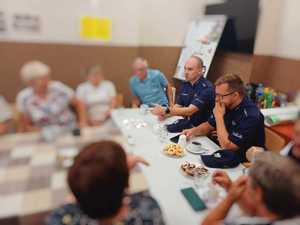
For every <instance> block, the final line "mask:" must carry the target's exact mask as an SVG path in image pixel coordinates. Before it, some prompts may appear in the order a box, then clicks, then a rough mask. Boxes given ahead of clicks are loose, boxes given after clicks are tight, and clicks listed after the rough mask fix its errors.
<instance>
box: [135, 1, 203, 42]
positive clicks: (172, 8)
mask: <svg viewBox="0 0 300 225" xmlns="http://www.w3.org/2000/svg"><path fill="white" fill-rule="evenodd" d="M141 2H142V5H141V21H140V44H141V45H142V46H153V45H154V46H182V44H183V41H184V37H185V35H186V33H187V28H188V24H189V22H191V21H192V20H194V19H195V18H197V17H201V16H203V14H204V13H203V12H204V5H205V2H206V1H204V0H188V1H187V0H172V1H170V0H141Z"/></svg>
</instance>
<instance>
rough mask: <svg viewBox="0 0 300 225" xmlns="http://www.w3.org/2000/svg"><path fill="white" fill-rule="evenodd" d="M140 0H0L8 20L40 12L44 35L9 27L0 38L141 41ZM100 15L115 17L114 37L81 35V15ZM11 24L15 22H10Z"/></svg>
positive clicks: (127, 42) (117, 43)
mask: <svg viewBox="0 0 300 225" xmlns="http://www.w3.org/2000/svg"><path fill="white" fill-rule="evenodd" d="M139 2H140V0H122V1H120V0H110V1H105V0H21V1H20V0H0V11H3V12H4V13H5V18H6V19H12V16H13V15H14V14H15V13H25V14H33V15H40V18H41V22H42V32H41V34H26V33H24V32H15V31H13V30H9V32H8V33H7V34H6V35H5V36H0V40H1V39H2V40H5V39H8V40H16V41H38V42H63V43H76V44H78V43H79V44H109V45H133V46H136V45H138V44H139V24H138V22H137V21H139V17H140V16H139V13H140V12H139V11H140V10H139V7H140V4H139ZM81 16H99V17H108V18H110V19H111V20H112V24H113V25H112V26H113V27H112V40H111V41H109V42H107V43H106V42H99V41H90V40H89V41H87V40H83V39H81V38H80V35H79V34H80V17H81ZM8 23H10V24H11V23H12V21H8Z"/></svg>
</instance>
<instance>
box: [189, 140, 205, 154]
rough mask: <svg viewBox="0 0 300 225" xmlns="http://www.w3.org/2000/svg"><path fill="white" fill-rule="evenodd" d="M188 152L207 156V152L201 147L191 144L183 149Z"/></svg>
mask: <svg viewBox="0 0 300 225" xmlns="http://www.w3.org/2000/svg"><path fill="white" fill-rule="evenodd" d="M185 149H186V150H187V151H188V152H190V153H193V154H199V155H203V154H209V150H208V149H205V148H203V147H202V146H201V145H194V144H192V143H190V144H188V145H187V146H186V148H185Z"/></svg>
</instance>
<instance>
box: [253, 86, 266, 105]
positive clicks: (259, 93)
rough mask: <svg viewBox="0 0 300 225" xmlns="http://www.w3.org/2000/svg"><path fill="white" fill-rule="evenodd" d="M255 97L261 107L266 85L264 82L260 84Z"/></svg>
mask: <svg viewBox="0 0 300 225" xmlns="http://www.w3.org/2000/svg"><path fill="white" fill-rule="evenodd" d="M255 97H256V104H257V105H258V106H259V107H261V105H262V102H263V100H264V87H263V84H262V83H260V84H258V87H257V88H256V91H255Z"/></svg>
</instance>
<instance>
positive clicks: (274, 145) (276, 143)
mask: <svg viewBox="0 0 300 225" xmlns="http://www.w3.org/2000/svg"><path fill="white" fill-rule="evenodd" d="M265 135H266V143H265V146H266V149H268V150H270V151H274V152H280V150H281V149H282V148H283V147H284V146H285V145H286V144H287V143H286V140H285V139H284V137H282V136H281V135H279V134H278V133H276V132H275V131H273V130H272V129H270V128H268V127H265Z"/></svg>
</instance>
